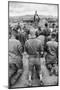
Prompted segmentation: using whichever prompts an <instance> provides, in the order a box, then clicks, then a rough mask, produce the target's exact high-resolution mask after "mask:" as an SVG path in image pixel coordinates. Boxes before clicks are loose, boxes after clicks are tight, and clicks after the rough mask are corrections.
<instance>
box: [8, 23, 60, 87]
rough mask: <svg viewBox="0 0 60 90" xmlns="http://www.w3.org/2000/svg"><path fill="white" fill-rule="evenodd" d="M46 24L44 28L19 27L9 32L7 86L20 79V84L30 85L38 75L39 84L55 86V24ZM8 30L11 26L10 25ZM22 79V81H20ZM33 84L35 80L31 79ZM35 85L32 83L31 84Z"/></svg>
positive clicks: (56, 53)
mask: <svg viewBox="0 0 60 90" xmlns="http://www.w3.org/2000/svg"><path fill="white" fill-rule="evenodd" d="M53 27H54V24H53V25H52V31H51V30H50V28H49V26H48V23H45V28H44V29H41V27H39V26H38V28H37V29H34V28H33V27H31V28H30V30H29V29H27V28H26V27H25V26H24V27H23V29H21V28H20V26H17V28H13V30H11V32H10V33H9V34H10V35H9V52H8V56H9V62H8V63H9V76H8V78H9V88H11V87H13V86H14V85H15V84H17V82H19V80H20V81H21V79H20V78H22V79H24V77H25V76H23V74H24V72H25V74H24V75H26V77H25V79H26V82H25V79H24V80H23V82H22V81H21V82H20V85H19V86H20V87H28V86H33V83H32V82H33V80H34V79H35V78H36V79H37V78H38V80H39V85H38V86H44V85H58V26H56V27H55V28H53ZM10 29H11V28H10ZM24 82H25V84H23V83H24ZM21 83H22V84H21ZM35 83H37V81H36V82H35ZM35 86H36V85H35Z"/></svg>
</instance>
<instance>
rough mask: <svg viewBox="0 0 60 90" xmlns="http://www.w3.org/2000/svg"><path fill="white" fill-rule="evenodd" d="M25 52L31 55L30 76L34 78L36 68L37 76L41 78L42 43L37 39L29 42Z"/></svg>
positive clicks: (26, 44)
mask: <svg viewBox="0 0 60 90" xmlns="http://www.w3.org/2000/svg"><path fill="white" fill-rule="evenodd" d="M25 50H26V52H27V53H28V54H29V60H28V61H29V72H30V75H31V76H33V70H34V67H35V70H36V74H37V75H38V77H39V73H40V55H39V53H40V52H41V51H42V45H41V41H40V40H38V39H36V38H33V39H30V40H27V41H26V43H25ZM31 78H32V77H31Z"/></svg>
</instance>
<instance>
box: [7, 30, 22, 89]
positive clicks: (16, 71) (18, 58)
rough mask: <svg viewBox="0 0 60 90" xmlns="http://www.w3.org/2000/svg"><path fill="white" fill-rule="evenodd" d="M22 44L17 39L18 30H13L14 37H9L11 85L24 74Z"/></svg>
mask: <svg viewBox="0 0 60 90" xmlns="http://www.w3.org/2000/svg"><path fill="white" fill-rule="evenodd" d="M22 51H23V48H22V45H21V43H20V42H19V41H18V40H16V32H15V31H14V30H13V31H12V37H11V39H9V51H8V55H9V62H8V63H9V87H10V88H11V86H12V85H14V84H15V83H16V80H17V79H18V77H19V76H20V75H21V74H22V68H23V63H22Z"/></svg>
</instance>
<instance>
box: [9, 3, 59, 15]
mask: <svg viewBox="0 0 60 90" xmlns="http://www.w3.org/2000/svg"><path fill="white" fill-rule="evenodd" d="M36 10H37V12H38V15H49V16H56V17H57V15H58V13H57V12H58V7H57V5H48V4H32V3H18V2H9V16H23V15H34V13H35V11H36Z"/></svg>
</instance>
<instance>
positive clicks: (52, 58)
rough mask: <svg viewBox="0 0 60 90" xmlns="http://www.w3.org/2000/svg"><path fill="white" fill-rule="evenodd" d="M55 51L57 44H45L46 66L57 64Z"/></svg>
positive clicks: (54, 42)
mask: <svg viewBox="0 0 60 90" xmlns="http://www.w3.org/2000/svg"><path fill="white" fill-rule="evenodd" d="M57 49H58V43H57V42H56V41H54V40H51V41H48V42H47V55H46V63H47V64H55V63H57Z"/></svg>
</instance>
